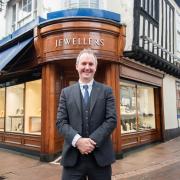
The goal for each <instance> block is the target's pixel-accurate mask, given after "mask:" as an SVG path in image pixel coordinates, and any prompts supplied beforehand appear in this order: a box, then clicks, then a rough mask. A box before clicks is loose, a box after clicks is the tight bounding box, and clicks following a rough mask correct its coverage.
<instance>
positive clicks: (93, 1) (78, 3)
mask: <svg viewBox="0 0 180 180" xmlns="http://www.w3.org/2000/svg"><path fill="white" fill-rule="evenodd" d="M64 8H65V9H66V8H67V9H68V8H70V9H71V8H97V9H98V8H99V0H64Z"/></svg>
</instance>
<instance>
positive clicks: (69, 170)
mask: <svg viewBox="0 0 180 180" xmlns="http://www.w3.org/2000/svg"><path fill="white" fill-rule="evenodd" d="M86 174H87V167H86V162H85V161H83V160H81V159H79V160H78V163H77V164H76V165H75V166H74V167H63V172H62V180H86Z"/></svg>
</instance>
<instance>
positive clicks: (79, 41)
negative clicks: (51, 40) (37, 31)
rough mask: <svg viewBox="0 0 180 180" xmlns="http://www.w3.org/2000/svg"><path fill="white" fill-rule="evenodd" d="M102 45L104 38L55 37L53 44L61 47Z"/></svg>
mask: <svg viewBox="0 0 180 180" xmlns="http://www.w3.org/2000/svg"><path fill="white" fill-rule="evenodd" d="M81 45H83V46H86V45H87V46H100V47H102V46H104V39H94V38H85V37H82V38H74V37H72V38H71V37H70V38H63V39H56V40H55V46H56V48H57V47H63V46H81Z"/></svg>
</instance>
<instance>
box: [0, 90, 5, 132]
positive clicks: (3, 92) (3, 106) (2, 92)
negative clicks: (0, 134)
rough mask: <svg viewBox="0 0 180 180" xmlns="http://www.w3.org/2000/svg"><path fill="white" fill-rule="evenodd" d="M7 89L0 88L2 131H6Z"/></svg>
mask: <svg viewBox="0 0 180 180" xmlns="http://www.w3.org/2000/svg"><path fill="white" fill-rule="evenodd" d="M4 110H5V88H0V131H4V116H5V113H4Z"/></svg>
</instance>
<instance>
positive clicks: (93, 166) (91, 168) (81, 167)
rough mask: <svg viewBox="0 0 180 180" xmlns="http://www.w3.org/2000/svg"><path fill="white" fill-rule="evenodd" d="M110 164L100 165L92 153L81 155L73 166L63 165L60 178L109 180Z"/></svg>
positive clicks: (68, 179) (64, 179)
mask: <svg viewBox="0 0 180 180" xmlns="http://www.w3.org/2000/svg"><path fill="white" fill-rule="evenodd" d="M111 175H112V169H111V165H108V166H105V167H100V166H98V164H97V163H96V160H95V158H94V157H93V155H81V156H80V157H79V160H78V162H77V164H76V165H75V166H74V167H63V173H62V180H111Z"/></svg>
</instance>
